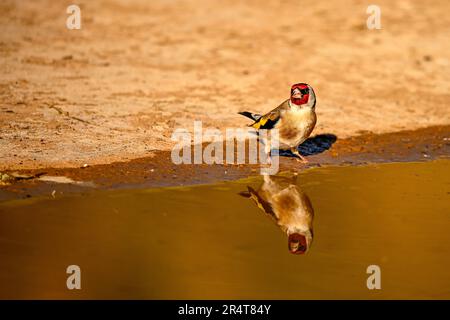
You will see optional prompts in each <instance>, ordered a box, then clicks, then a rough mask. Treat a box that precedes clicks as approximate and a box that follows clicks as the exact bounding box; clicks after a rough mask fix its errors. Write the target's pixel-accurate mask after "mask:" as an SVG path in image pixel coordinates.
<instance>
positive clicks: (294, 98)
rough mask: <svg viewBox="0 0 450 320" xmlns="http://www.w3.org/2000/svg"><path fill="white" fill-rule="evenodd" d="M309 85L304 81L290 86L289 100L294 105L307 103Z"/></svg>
mask: <svg viewBox="0 0 450 320" xmlns="http://www.w3.org/2000/svg"><path fill="white" fill-rule="evenodd" d="M308 100H309V87H308V85H307V84H306V83H297V84H294V85H293V86H292V87H291V102H292V103H293V104H295V105H298V106H300V105H302V104H306V103H308Z"/></svg>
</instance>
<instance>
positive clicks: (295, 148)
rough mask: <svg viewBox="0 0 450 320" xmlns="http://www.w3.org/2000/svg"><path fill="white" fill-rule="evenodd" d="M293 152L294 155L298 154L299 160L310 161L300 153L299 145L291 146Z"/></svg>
mask: <svg viewBox="0 0 450 320" xmlns="http://www.w3.org/2000/svg"><path fill="white" fill-rule="evenodd" d="M291 152H292V153H293V154H294V155H296V156H297V157H298V158H297V161H301V162H303V163H308V160H307V159H306V158H305V157H304V156H302V155H301V154H300V152H298V149H297V147H293V148H291Z"/></svg>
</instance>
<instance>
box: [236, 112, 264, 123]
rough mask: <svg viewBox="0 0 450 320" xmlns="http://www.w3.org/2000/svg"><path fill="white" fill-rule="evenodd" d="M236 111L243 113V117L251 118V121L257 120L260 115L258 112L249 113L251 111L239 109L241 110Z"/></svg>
mask: <svg viewBox="0 0 450 320" xmlns="http://www.w3.org/2000/svg"><path fill="white" fill-rule="evenodd" d="M238 113H239V114H241V115H243V116H244V117H247V118H250V119H252V120H253V121H258V120H259V119H260V118H261V117H262V115H260V114H257V113H251V112H248V111H241V112H238Z"/></svg>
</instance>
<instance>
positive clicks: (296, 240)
mask: <svg viewBox="0 0 450 320" xmlns="http://www.w3.org/2000/svg"><path fill="white" fill-rule="evenodd" d="M296 179H297V176H296V175H295V176H294V177H292V178H289V177H283V176H269V175H264V183H263V184H262V185H261V187H260V188H259V189H258V190H254V189H253V188H251V187H247V189H248V192H241V193H240V195H241V196H244V197H246V198H250V199H252V200H253V201H254V202H255V204H256V205H257V206H258V207H259V208H260V209H261V210H262V211H264V212H265V213H266V214H267V215H268V216H270V217H271V218H272V219H273V220H274V221H275V223H276V224H277V225H278V227H279V228H280V229H281V230H282V231H283V232H285V233H286V234H287V236H288V248H289V251H290V252H291V253H294V254H303V253H305V252H306V251H307V250H308V249H309V248H310V247H311V244H312V240H313V218H314V209H313V207H312V204H311V201H310V200H309V198H308V196H307V195H306V194H305V193H303V192H302V191H301V190H300V188H299V186H298V184H297V182H296Z"/></svg>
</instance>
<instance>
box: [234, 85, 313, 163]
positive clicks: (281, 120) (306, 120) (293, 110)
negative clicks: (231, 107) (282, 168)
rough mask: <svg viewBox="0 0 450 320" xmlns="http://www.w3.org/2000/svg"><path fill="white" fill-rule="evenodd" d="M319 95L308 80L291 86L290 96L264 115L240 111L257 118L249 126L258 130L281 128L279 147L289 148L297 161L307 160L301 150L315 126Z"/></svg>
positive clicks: (249, 116) (248, 116) (251, 117)
mask: <svg viewBox="0 0 450 320" xmlns="http://www.w3.org/2000/svg"><path fill="white" fill-rule="evenodd" d="M315 107H316V95H315V93H314V90H313V88H312V87H311V86H310V85H308V84H306V83H297V84H294V85H293V86H292V87H291V98H290V99H287V100H286V101H284V102H283V103H282V104H280V105H279V106H278V107H277V108H275V109H273V110H272V111H270V112H269V113H266V114H265V115H260V114H256V113H251V112H248V111H243V112H239V114H241V115H243V116H246V117H247V118H250V119H252V120H254V123H252V124H250V125H249V127H253V128H255V129H256V130H259V129H268V130H270V129H278V130H279V138H280V141H279V142H280V143H279V145H280V149H282V150H286V149H287V150H290V151H291V152H292V153H293V154H294V155H295V156H297V157H298V158H297V159H298V160H300V161H303V162H308V160H306V158H304V157H303V156H302V155H301V154H300V153H299V151H298V146H299V145H300V144H302V143H303V142H304V141H305V140H306V139H307V138H308V137H309V135H310V134H311V132H312V131H313V129H314V126H315V125H316V120H317V117H316V112H315Z"/></svg>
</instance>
